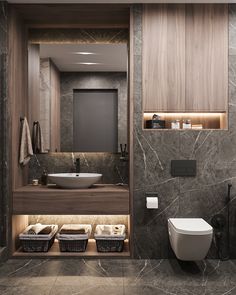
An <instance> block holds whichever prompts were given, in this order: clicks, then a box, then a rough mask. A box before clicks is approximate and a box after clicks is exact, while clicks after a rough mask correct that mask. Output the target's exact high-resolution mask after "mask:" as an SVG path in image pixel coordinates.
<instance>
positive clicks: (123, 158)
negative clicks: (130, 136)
mask: <svg viewBox="0 0 236 295" xmlns="http://www.w3.org/2000/svg"><path fill="white" fill-rule="evenodd" d="M126 149H127V145H126V144H125V145H124V149H123V144H122V143H121V144H120V151H121V154H120V160H121V161H124V162H127V161H128V152H127V151H126Z"/></svg>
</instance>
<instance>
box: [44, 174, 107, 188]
mask: <svg viewBox="0 0 236 295" xmlns="http://www.w3.org/2000/svg"><path fill="white" fill-rule="evenodd" d="M48 178H49V180H50V181H51V182H53V183H55V184H56V185H58V186H59V187H61V188H88V187H90V186H91V185H93V184H95V183H97V182H98V181H99V180H100V179H101V178H102V174H97V173H55V174H48Z"/></svg>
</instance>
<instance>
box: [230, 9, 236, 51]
mask: <svg viewBox="0 0 236 295" xmlns="http://www.w3.org/2000/svg"><path fill="white" fill-rule="evenodd" d="M235 23H236V6H235V4H230V5H229V54H230V55H236V27H235Z"/></svg>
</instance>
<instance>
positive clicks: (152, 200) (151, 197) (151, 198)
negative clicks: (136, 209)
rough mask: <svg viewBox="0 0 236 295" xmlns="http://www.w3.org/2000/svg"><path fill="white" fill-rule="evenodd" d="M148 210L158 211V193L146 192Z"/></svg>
mask: <svg viewBox="0 0 236 295" xmlns="http://www.w3.org/2000/svg"><path fill="white" fill-rule="evenodd" d="M145 196H146V208H147V209H158V193H157V192H146V193H145Z"/></svg>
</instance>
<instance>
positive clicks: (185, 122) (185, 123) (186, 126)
mask: <svg viewBox="0 0 236 295" xmlns="http://www.w3.org/2000/svg"><path fill="white" fill-rule="evenodd" d="M191 128H192V124H191V120H190V119H187V120H183V129H191Z"/></svg>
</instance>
